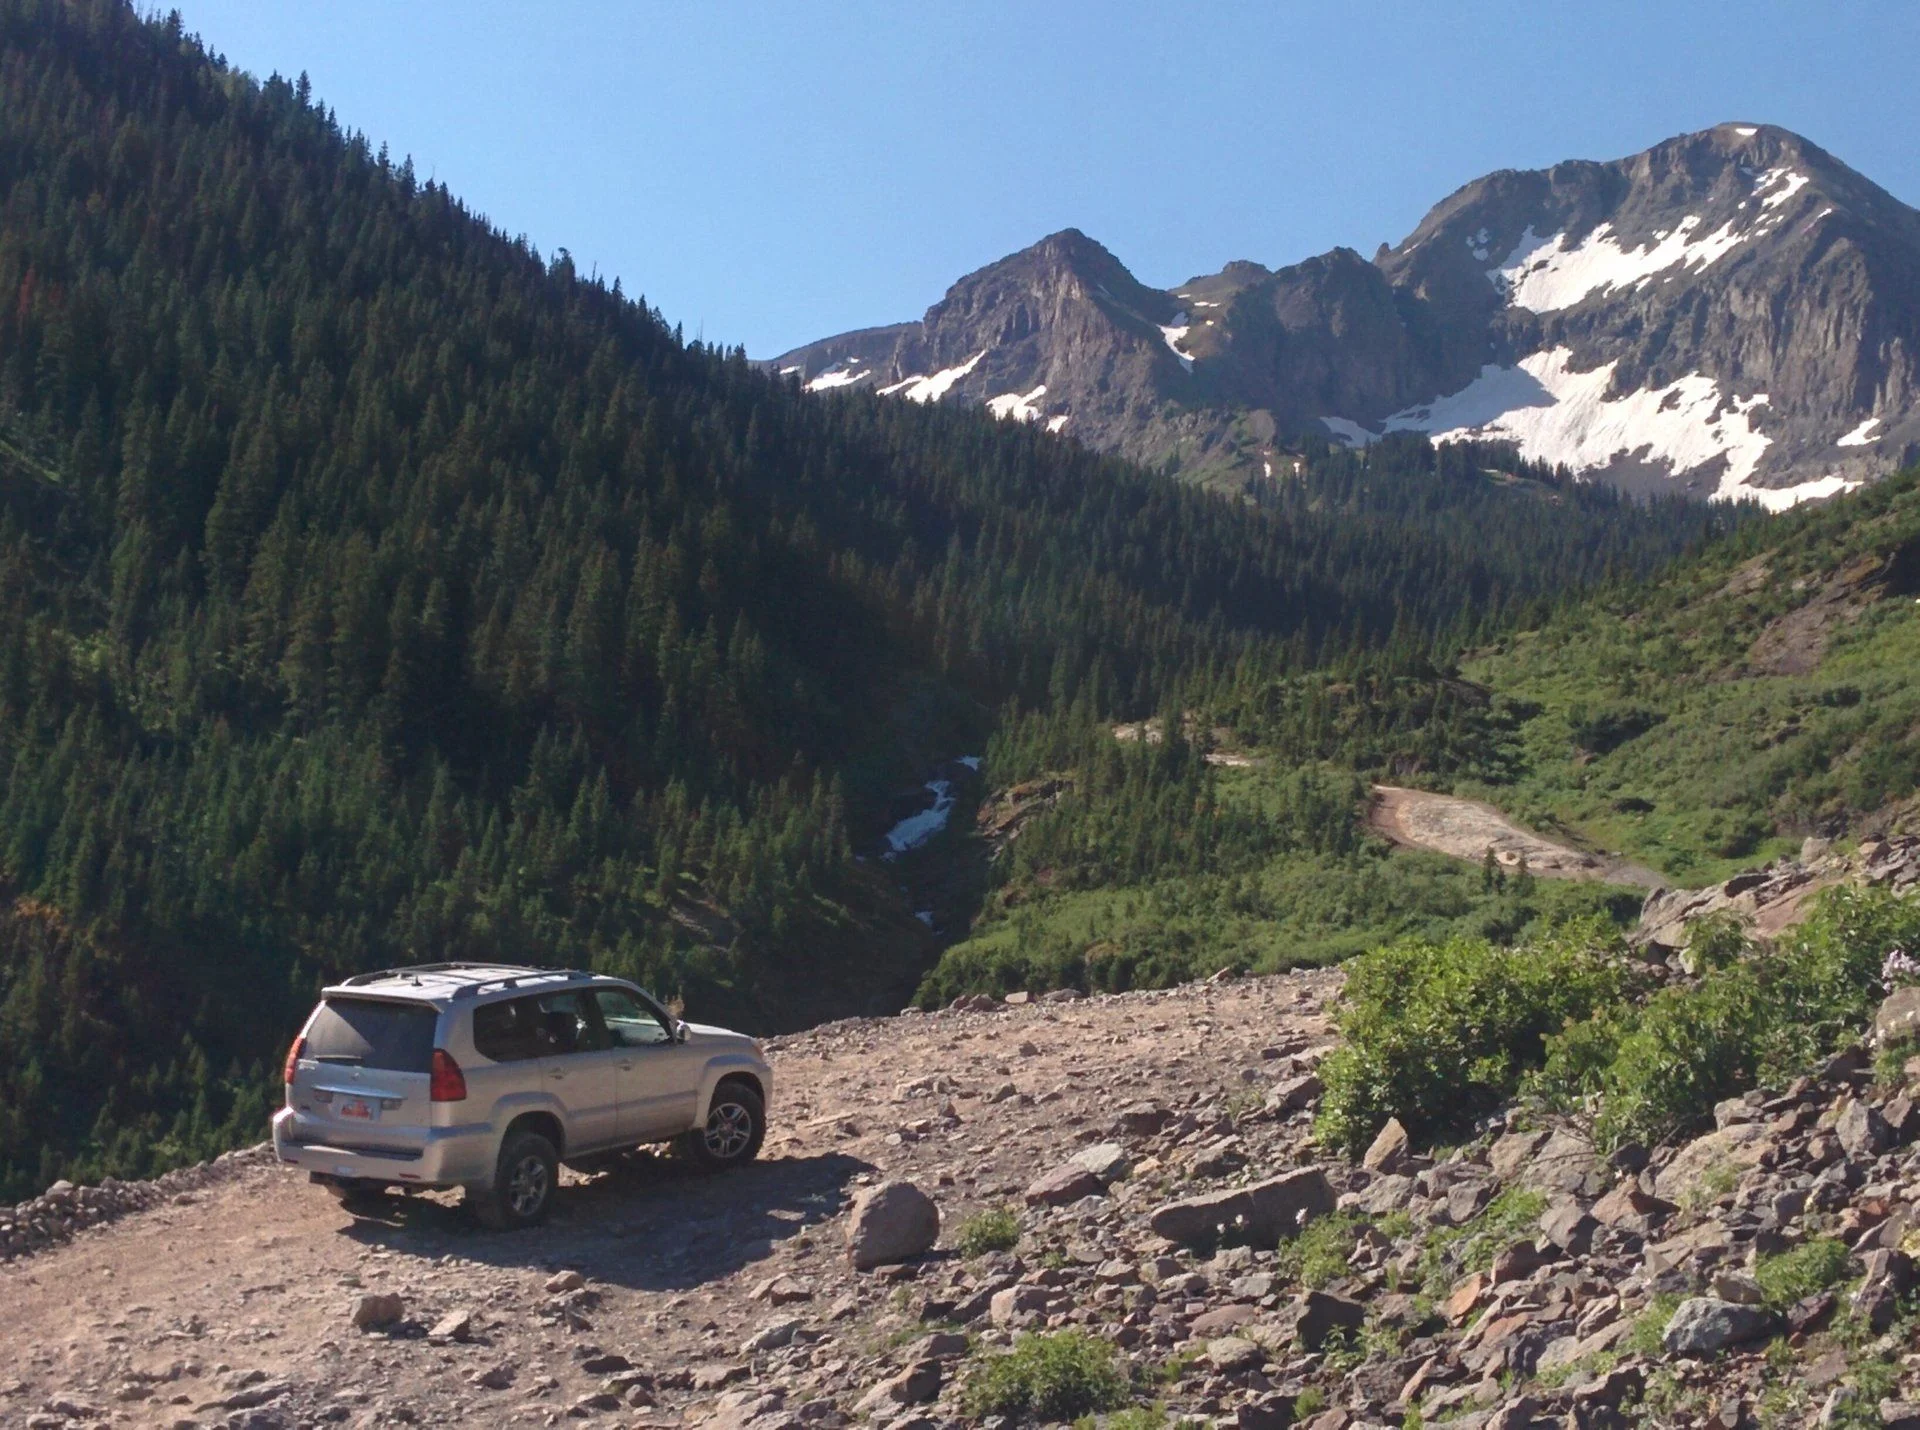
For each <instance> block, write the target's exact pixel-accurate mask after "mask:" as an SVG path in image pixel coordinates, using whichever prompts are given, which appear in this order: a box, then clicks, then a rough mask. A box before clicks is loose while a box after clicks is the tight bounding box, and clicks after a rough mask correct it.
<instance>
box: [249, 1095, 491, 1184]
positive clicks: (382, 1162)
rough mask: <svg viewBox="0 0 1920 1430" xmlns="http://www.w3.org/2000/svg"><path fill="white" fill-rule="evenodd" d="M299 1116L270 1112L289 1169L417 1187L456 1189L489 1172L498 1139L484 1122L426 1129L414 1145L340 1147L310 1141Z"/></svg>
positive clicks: (279, 1154) (276, 1148)
mask: <svg viewBox="0 0 1920 1430" xmlns="http://www.w3.org/2000/svg"><path fill="white" fill-rule="evenodd" d="M315 1135H316V1131H315V1129H311V1128H303V1127H302V1126H301V1125H300V1117H299V1114H298V1113H296V1112H295V1111H294V1110H293V1109H292V1108H290V1107H283V1108H281V1109H280V1110H279V1111H278V1112H276V1113H274V1115H273V1155H274V1156H275V1157H276V1158H277V1159H279V1160H280V1161H282V1162H284V1163H286V1164H287V1165H288V1166H290V1167H302V1168H305V1169H306V1170H307V1171H309V1172H317V1173H319V1174H320V1175H321V1176H323V1177H351V1178H356V1179H361V1180H365V1181H375V1182H397V1183H403V1184H405V1185H407V1186H418V1187H454V1186H460V1185H462V1184H464V1183H469V1182H481V1181H485V1180H487V1179H488V1178H489V1177H491V1176H492V1175H493V1171H494V1163H495V1161H496V1159H497V1158H498V1156H499V1151H498V1147H497V1145H496V1144H497V1141H498V1139H497V1138H496V1136H495V1135H494V1130H493V1128H492V1126H491V1125H489V1124H487V1123H480V1124H477V1125H475V1126H470V1127H429V1128H427V1129H425V1135H424V1136H423V1137H422V1138H421V1140H420V1141H419V1142H417V1143H411V1144H409V1145H407V1146H405V1147H391V1148H387V1147H381V1148H373V1147H342V1146H338V1145H336V1144H332V1143H328V1142H325V1141H319V1140H309V1139H311V1138H313V1137H314V1136H315Z"/></svg>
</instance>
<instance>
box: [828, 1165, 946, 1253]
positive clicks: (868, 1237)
mask: <svg viewBox="0 0 1920 1430" xmlns="http://www.w3.org/2000/svg"><path fill="white" fill-rule="evenodd" d="M939 1239H940V1209H939V1208H938V1207H936V1206H935V1205H934V1204H933V1198H932V1197H929V1196H928V1195H927V1194H926V1193H925V1192H923V1191H921V1190H920V1189H919V1188H918V1187H916V1186H915V1185H914V1184H913V1183H912V1182H904V1181H894V1182H882V1183H881V1184H880V1185H879V1186H877V1187H869V1188H867V1190H866V1191H864V1192H862V1193H861V1194H860V1195H859V1196H858V1197H857V1198H855V1199H854V1203H853V1212H852V1215H851V1216H850V1217H849V1219H848V1222H847V1256H848V1259H850V1260H851V1261H852V1262H853V1264H854V1267H855V1268H856V1269H857V1270H860V1271H868V1270H871V1269H872V1268H873V1267H876V1266H886V1265H890V1264H892V1263H895V1262H901V1261H910V1260H912V1259H913V1258H914V1257H916V1256H919V1255H922V1254H923V1253H925V1252H928V1251H931V1250H932V1249H933V1244H934V1243H935V1242H936V1241H938V1240H939Z"/></svg>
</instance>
